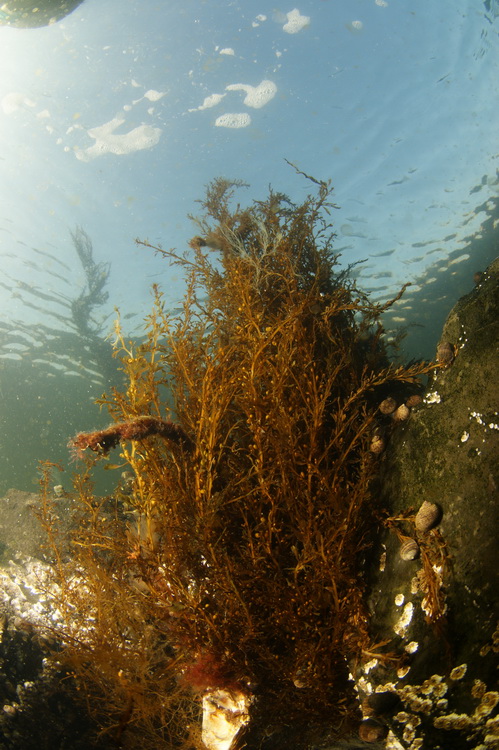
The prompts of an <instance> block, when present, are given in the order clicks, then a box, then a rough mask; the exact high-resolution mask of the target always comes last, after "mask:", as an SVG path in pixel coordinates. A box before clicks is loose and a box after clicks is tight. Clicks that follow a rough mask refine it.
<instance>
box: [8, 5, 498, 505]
mask: <svg viewBox="0 0 499 750" xmlns="http://www.w3.org/2000/svg"><path fill="white" fill-rule="evenodd" d="M7 5H8V3H7ZM38 5H43V3H42V2H40V3H39V4H38ZM1 22H2V17H0V23H1ZM4 22H5V18H4ZM498 26H499V3H498V2H497V0H486V2H483V1H481V0H475V1H474V2H472V0H440V1H439V2H438V3H436V2H434V0H417V2H416V0H407V1H406V2H399V1H396V0H326V1H324V2H319V1H318V0H308V2H305V3H300V4H298V5H297V6H296V5H294V4H292V3H291V4H290V5H289V6H279V7H278V8H276V6H275V5H274V4H272V3H268V2H266V1H265V0H264V1H263V2H262V3H259V4H255V3H248V2H228V1H225V2H217V1H216V0H214V1H213V2H209V3H206V2H201V0H184V2H182V3H179V2H178V3H166V2H158V1H153V0H128V2H123V0H84V2H83V3H81V4H80V5H79V6H78V7H77V8H76V9H75V10H74V11H73V12H72V13H70V14H68V15H67V16H65V17H64V18H62V19H61V20H59V21H57V22H54V23H53V24H51V25H48V26H42V27H39V28H13V27H8V26H2V25H0V71H1V75H0V143H1V151H0V172H1V180H0V262H1V266H0V269H1V273H0V388H1V390H2V399H1V402H0V409H1V411H0V425H1V430H0V491H1V490H5V489H7V488H8V487H11V486H14V487H18V488H20V489H30V488H31V487H32V486H33V485H32V484H31V483H32V481H33V480H36V461H37V460H38V458H52V459H56V460H66V459H67V449H66V443H67V440H68V438H69V437H70V436H71V435H72V434H73V433H74V432H75V431H77V430H80V429H86V428H90V427H92V426H93V425H95V424H98V423H102V421H104V422H105V421H106V420H107V417H105V415H102V414H100V413H99V410H98V409H97V407H95V406H94V405H93V400H94V399H95V398H96V397H97V396H99V395H100V393H101V392H102V390H103V389H104V388H107V387H108V385H109V383H110V382H111V381H113V380H114V379H115V374H114V372H113V369H112V362H110V360H109V352H108V350H107V349H106V345H105V344H104V343H103V341H104V339H105V336H106V335H107V334H108V333H109V331H110V330H111V329H112V320H113V317H114V307H115V306H118V307H119V308H120V311H121V315H122V319H123V322H124V326H125V327H126V329H127V330H128V331H129V332H130V333H131V334H132V335H134V336H139V335H140V333H141V330H142V320H143V318H144V317H145V315H147V313H148V311H149V308H150V305H151V293H150V287H151V284H152V283H158V284H160V286H161V288H162V290H163V291H164V294H165V299H166V302H167V304H168V305H169V306H170V307H172V308H175V307H176V306H177V305H178V304H179V300H180V299H181V297H182V294H183V283H182V278H181V275H180V273H179V271H178V269H176V268H169V267H167V266H166V265H165V262H164V261H162V260H161V259H160V258H158V257H156V256H154V254H152V253H148V252H147V251H146V250H145V249H144V248H140V247H137V246H136V245H135V244H134V238H135V237H140V238H143V239H145V238H147V239H149V240H150V241H151V242H153V243H156V242H160V243H162V244H163V245H164V246H167V247H172V246H174V247H176V248H178V249H179V250H183V249H184V248H186V247H187V243H188V240H189V238H190V237H191V236H192V235H193V234H194V233H195V231H196V230H195V227H193V226H192V224H191V222H190V221H189V219H188V218H187V215H188V214H189V213H196V212H197V210H198V205H197V204H196V200H197V199H199V198H200V197H202V195H203V190H204V186H205V185H206V184H207V183H208V182H209V181H210V180H211V179H212V178H213V177H215V176H219V175H221V176H224V177H227V178H234V179H241V180H244V181H245V182H247V183H248V185H249V186H250V187H248V188H246V189H244V191H243V192H242V193H241V200H242V201H248V202H249V201H251V200H252V199H258V198H261V197H262V196H264V195H265V193H266V191H267V189H268V185H269V184H272V186H273V187H274V188H275V189H276V190H280V191H283V192H286V193H287V194H289V195H290V197H291V198H292V199H295V200H297V201H300V200H302V199H303V197H304V195H305V194H306V192H307V191H308V190H309V189H310V185H309V184H308V183H306V181H304V180H303V178H302V177H300V176H299V175H297V174H295V172H294V171H293V170H292V169H291V168H290V167H289V165H288V164H287V163H286V161H285V160H286V159H288V160H290V161H291V162H293V163H295V164H296V165H297V166H298V167H299V168H300V169H302V170H303V171H305V172H306V173H308V174H312V175H314V176H315V177H317V178H321V179H328V178H331V180H332V182H333V184H334V186H335V200H336V202H337V204H338V206H339V209H338V210H337V211H335V212H334V217H333V218H334V221H335V228H336V232H337V240H336V243H337V250H338V251H339V252H341V253H342V258H343V261H344V262H345V263H352V262H356V261H360V260H365V262H364V263H363V264H361V265H358V266H356V271H355V273H356V275H357V277H358V283H359V285H360V286H362V287H363V288H364V289H367V290H370V291H371V292H372V294H373V296H374V297H375V298H376V299H379V300H380V301H384V300H386V299H388V298H390V297H391V296H393V295H394V294H396V293H397V292H398V290H399V288H400V286H401V285H402V284H404V283H406V282H411V284H412V286H411V287H410V288H409V289H408V290H407V292H406V294H405V295H404V297H403V298H402V300H401V301H400V302H399V303H398V304H397V305H396V306H395V307H394V308H393V309H392V311H391V312H390V314H389V315H387V316H386V321H385V323H386V327H387V329H388V330H389V331H394V332H396V329H397V328H398V327H399V326H408V329H407V330H408V336H407V339H406V341H405V344H404V346H405V352H406V354H407V356H409V357H411V356H420V357H429V356H431V354H432V352H433V351H434V347H435V343H436V340H437V339H438V336H439V332H440V330H441V326H442V323H443V320H444V319H445V316H446V315H447V313H448V312H449V310H450V309H451V307H452V305H453V304H454V303H455V301H456V300H457V299H458V298H459V297H460V296H461V295H462V294H465V293H466V292H468V291H470V290H471V288H472V287H473V273H474V272H475V271H476V270H481V269H483V268H484V267H485V266H486V265H487V263H489V262H490V261H491V260H492V259H493V257H494V256H495V255H496V254H497V244H498V243H497V235H498V232H497V221H498V219H499V216H498V201H499V178H498V172H497V154H498V153H499V130H498V128H497V122H498V119H499V118H498V114H499V104H498V102H499V98H498V88H499V83H498V82H499V50H498V46H499V45H498ZM77 226H81V227H83V229H84V230H85V232H86V233H87V234H88V236H89V238H90V239H91V241H92V244H93V253H94V260H95V263H96V264H97V265H99V264H101V267H102V268H103V267H104V266H105V265H106V264H110V265H109V268H110V275H109V279H108V282H107V285H106V291H107V293H108V295H109V296H108V298H107V300H105V301H103V302H101V303H100V304H99V305H96V306H95V307H94V308H93V309H92V315H93V323H92V326H91V330H90V331H89V332H88V331H87V332H86V333H85V332H83V331H82V330H81V328H78V326H77V325H76V324H75V318H74V315H73V314H72V313H73V312H74V309H73V308H72V305H73V304H74V302H75V300H78V299H80V298H81V295H82V294H84V293H85V288H86V285H87V284H88V278H87V276H86V274H85V268H84V267H83V265H82V263H81V259H80V258H79V256H78V254H77V252H76V251H75V246H74V243H73V242H72V239H71V235H70V232H71V231H74V230H75V228H76V227H77ZM106 267H107V266H106ZM389 335H391V334H390V333H389Z"/></svg>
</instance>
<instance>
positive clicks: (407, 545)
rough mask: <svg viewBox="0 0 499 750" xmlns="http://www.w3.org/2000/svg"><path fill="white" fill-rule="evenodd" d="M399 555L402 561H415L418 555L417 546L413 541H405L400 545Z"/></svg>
mask: <svg viewBox="0 0 499 750" xmlns="http://www.w3.org/2000/svg"><path fill="white" fill-rule="evenodd" d="M399 555H400V557H401V558H402V560H415V559H416V557H417V556H418V555H419V544H418V543H417V541H416V540H415V539H406V541H405V542H403V543H402V544H401V545H400V550H399Z"/></svg>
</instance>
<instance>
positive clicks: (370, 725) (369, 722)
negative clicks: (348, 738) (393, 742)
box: [359, 719, 388, 742]
mask: <svg viewBox="0 0 499 750" xmlns="http://www.w3.org/2000/svg"><path fill="white" fill-rule="evenodd" d="M387 734H388V728H387V727H385V726H384V725H383V724H378V722H377V721H373V719H366V720H365V721H363V722H362V723H361V725H360V726H359V737H360V739H361V740H364V742H379V741H380V740H384V739H385V737H386V736H387Z"/></svg>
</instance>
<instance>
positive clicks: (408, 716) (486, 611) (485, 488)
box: [353, 261, 499, 750]
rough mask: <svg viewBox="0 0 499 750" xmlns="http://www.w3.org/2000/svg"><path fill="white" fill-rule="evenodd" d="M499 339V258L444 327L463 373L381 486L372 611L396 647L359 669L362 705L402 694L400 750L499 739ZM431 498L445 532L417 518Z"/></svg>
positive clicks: (420, 414)
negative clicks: (406, 550)
mask: <svg viewBox="0 0 499 750" xmlns="http://www.w3.org/2000/svg"><path fill="white" fill-rule="evenodd" d="M498 333H499V261H495V262H494V263H493V264H491V266H490V267H489V268H488V269H487V271H486V272H485V273H484V275H483V278H482V279H481V281H480V283H479V285H478V286H477V287H475V289H474V290H473V291H472V292H471V293H470V294H468V295H466V296H465V297H463V298H462V299H461V300H460V301H459V302H458V303H457V304H456V306H455V307H454V309H453V310H452V311H451V313H450V315H449V317H448V319H447V322H446V324H445V326H444V330H443V332H442V337H441V342H451V343H452V347H453V351H455V352H456V356H455V358H454V359H453V362H452V367H446V366H443V367H441V368H440V369H436V370H435V375H434V378H433V381H432V382H431V384H430V387H429V392H430V396H428V395H427V397H426V398H425V400H424V405H421V406H420V407H419V408H418V409H417V410H416V411H415V412H414V413H413V415H412V416H411V419H410V420H409V421H408V422H407V423H405V424H404V426H403V427H400V428H399V431H398V432H397V433H396V434H395V435H394V436H393V437H392V440H391V441H390V444H389V446H388V447H387V450H386V451H385V453H384V454H383V458H382V459H380V460H381V461H382V462H383V466H382V475H381V478H380V479H379V488H378V489H379V494H380V497H381V498H382V500H383V501H384V503H385V504H386V506H387V507H388V508H389V512H390V513H391V518H390V519H389V520H388V522H387V523H388V526H389V527H390V528H389V529H388V530H387V531H386V533H385V534H384V535H382V537H381V539H380V540H379V544H378V548H377V555H378V556H377V560H378V562H376V561H374V562H373V569H372V579H371V589H370V599H369V603H370V611H371V629H372V632H373V634H375V636H376V638H377V640H378V641H387V645H386V646H385V649H386V652H387V653H389V654H390V657H391V658H388V659H386V660H385V661H383V660H382V659H371V660H369V661H368V662H367V663H365V664H364V666H363V668H357V669H356V670H355V669H354V670H353V671H354V674H355V678H356V683H357V686H358V688H359V691H360V694H361V697H362V696H369V695H372V694H373V693H376V692H383V691H387V690H391V691H396V692H397V694H398V695H399V697H400V698H401V701H402V704H403V706H402V707H401V709H400V710H399V711H398V713H397V714H396V715H395V716H394V718H393V719H390V720H389V721H388V725H389V726H390V728H391V730H392V732H393V733H394V735H395V736H396V737H397V739H398V741H399V742H400V743H401V744H399V745H398V747H403V748H408V747H409V746H411V747H415V746H416V745H412V744H411V743H413V742H414V741H420V743H421V744H418V745H417V747H424V748H436V747H442V748H444V747H453V748H454V749H455V750H459V748H463V749H464V748H469V747H475V746H487V747H489V746H491V743H492V744H494V743H497V742H499V734H498V732H499V730H498V725H497V718H496V719H495V720H494V719H493V717H494V713H495V711H496V710H497V704H498V703H499V693H496V692H495V691H496V689H497V688H496V685H497V683H496V668H497V652H498V651H499V632H498V628H497V621H498V619H499V607H498V597H497V591H498V590H499V569H498V566H497V521H498V518H497V516H498V511H497V508H498V503H497V501H498V485H499V475H498V464H497V456H498V455H499V415H498V411H497V370H498V363H497V341H498ZM446 364H447V363H446ZM423 497H424V498H425V503H424V504H423V506H424V508H425V509H428V508H430V509H431V508H432V507H433V506H436V507H438V509H439V511H440V510H441V511H442V512H443V515H442V520H441V522H440V525H439V527H438V529H437V528H434V527H432V528H429V527H428V524H422V521H421V510H420V511H419V512H418V514H417V515H416V511H417V510H418V508H420V506H421V498H423ZM439 520H440V519H439ZM431 526H433V523H432V524H431ZM408 536H415V537H416V540H417V542H418V544H419V546H420V557H419V558H418V559H415V560H414V561H404V560H401V558H400V555H399V553H398V550H399V549H400V542H401V541H404V539H405V538H407V537H408ZM379 560H381V564H380V563H379ZM396 657H398V658H396ZM480 743H484V744H480ZM494 746H496V745H495V744H494Z"/></svg>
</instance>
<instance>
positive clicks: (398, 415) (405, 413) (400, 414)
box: [392, 404, 411, 422]
mask: <svg viewBox="0 0 499 750" xmlns="http://www.w3.org/2000/svg"><path fill="white" fill-rule="evenodd" d="M410 413H411V410H410V409H409V407H408V406H406V405H405V404H400V406H399V408H398V409H395V411H394V412H393V414H392V419H393V420H394V421H395V422H403V421H404V420H406V419H408V418H409V414H410Z"/></svg>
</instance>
